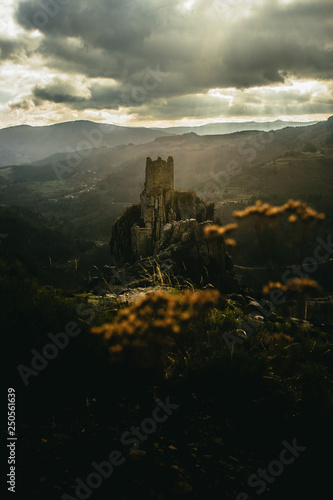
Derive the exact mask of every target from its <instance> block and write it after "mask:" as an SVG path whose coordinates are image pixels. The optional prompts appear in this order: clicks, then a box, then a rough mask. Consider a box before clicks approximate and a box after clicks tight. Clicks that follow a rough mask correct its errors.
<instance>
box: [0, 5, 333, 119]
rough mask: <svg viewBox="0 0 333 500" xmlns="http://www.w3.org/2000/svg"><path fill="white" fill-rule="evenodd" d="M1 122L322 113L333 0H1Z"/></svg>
mask: <svg viewBox="0 0 333 500" xmlns="http://www.w3.org/2000/svg"><path fill="white" fill-rule="evenodd" d="M0 12H1V15H0V128H3V127H7V126H12V125H21V124H28V125H49V124H52V123H58V122H64V121H72V120H92V121H96V122H103V123H115V124H119V125H127V126H150V127H151V126H159V127H166V126H178V125H201V124H204V123H211V122H226V121H250V120H253V121H273V120H276V119H283V120H290V121H315V120H316V121H318V120H325V119H327V118H328V117H329V116H330V115H332V114H333V1H332V0H313V1H312V0H311V1H310V0H0Z"/></svg>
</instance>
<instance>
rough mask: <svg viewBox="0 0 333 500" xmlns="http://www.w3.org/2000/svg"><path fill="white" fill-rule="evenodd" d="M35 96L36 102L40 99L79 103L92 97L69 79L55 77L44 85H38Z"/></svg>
mask: <svg viewBox="0 0 333 500" xmlns="http://www.w3.org/2000/svg"><path fill="white" fill-rule="evenodd" d="M33 97H34V98H35V103H36V104H38V103H39V101H40V100H41V101H51V102H54V103H58V104H59V103H77V102H85V101H87V100H88V98H89V97H90V94H89V93H87V92H83V89H82V90H81V89H79V88H78V86H77V85H74V84H73V83H71V82H69V81H64V80H61V79H60V78H54V79H53V81H52V82H51V83H50V84H49V85H46V86H44V87H40V86H39V85H37V86H36V87H35V88H34V89H33Z"/></svg>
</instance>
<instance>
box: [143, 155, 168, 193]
mask: <svg viewBox="0 0 333 500" xmlns="http://www.w3.org/2000/svg"><path fill="white" fill-rule="evenodd" d="M173 189H174V164H173V158H172V156H169V157H168V159H167V161H164V160H162V158H160V157H158V158H157V160H155V161H152V159H151V158H147V162H146V180H145V189H144V191H146V192H148V193H149V192H150V193H152V192H154V191H155V190H157V191H159V190H165V191H167V190H173Z"/></svg>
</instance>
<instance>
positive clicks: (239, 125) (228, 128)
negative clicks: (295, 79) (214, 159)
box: [159, 120, 318, 135]
mask: <svg viewBox="0 0 333 500" xmlns="http://www.w3.org/2000/svg"><path fill="white" fill-rule="evenodd" d="M316 123H318V121H313V122H287V121H283V120H275V121H273V122H255V121H251V122H233V123H230V122H219V123H208V124H206V125H199V126H193V127H167V128H164V129H159V130H163V131H167V132H169V133H176V134H188V133H191V132H194V133H195V134H197V135H210V134H212V135H216V134H218V135H219V134H233V133H234V132H242V131H245V130H260V131H263V132H270V131H271V130H281V129H282V128H286V127H306V126H309V125H315V124H316Z"/></svg>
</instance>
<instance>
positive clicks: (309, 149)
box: [302, 142, 317, 153]
mask: <svg viewBox="0 0 333 500" xmlns="http://www.w3.org/2000/svg"><path fill="white" fill-rule="evenodd" d="M302 151H303V153H316V152H317V148H316V146H315V145H314V144H313V143H312V142H307V143H306V144H305V146H304V147H303V149H302Z"/></svg>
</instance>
